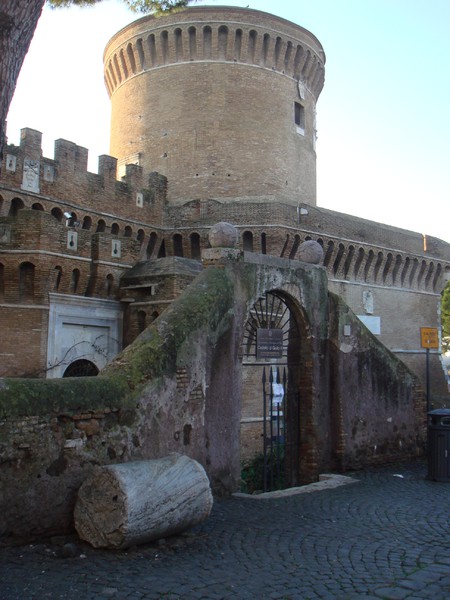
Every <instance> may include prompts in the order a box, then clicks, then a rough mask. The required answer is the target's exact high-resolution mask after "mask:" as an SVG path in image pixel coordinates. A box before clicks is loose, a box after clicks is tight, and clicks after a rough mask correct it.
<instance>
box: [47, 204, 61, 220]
mask: <svg viewBox="0 0 450 600" xmlns="http://www.w3.org/2000/svg"><path fill="white" fill-rule="evenodd" d="M50 214H51V215H52V217H54V218H55V219H56V220H57V221H59V223H62V220H63V211H62V210H61V209H60V208H58V207H57V206H55V207H54V208H52V210H51V213H50Z"/></svg>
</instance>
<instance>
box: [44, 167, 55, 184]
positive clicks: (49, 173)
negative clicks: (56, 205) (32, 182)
mask: <svg viewBox="0 0 450 600" xmlns="http://www.w3.org/2000/svg"><path fill="white" fill-rule="evenodd" d="M54 179H55V169H54V167H53V165H45V166H44V180H45V181H48V182H49V183H53V180H54Z"/></svg>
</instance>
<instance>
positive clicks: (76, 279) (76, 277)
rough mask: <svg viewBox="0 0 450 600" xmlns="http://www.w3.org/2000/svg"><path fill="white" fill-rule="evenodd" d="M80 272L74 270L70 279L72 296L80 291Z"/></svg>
mask: <svg viewBox="0 0 450 600" xmlns="http://www.w3.org/2000/svg"><path fill="white" fill-rule="evenodd" d="M80 275H81V273H80V270H79V269H73V271H72V275H71V278H70V292H71V293H72V294H76V293H77V291H78V285H79V283H80Z"/></svg>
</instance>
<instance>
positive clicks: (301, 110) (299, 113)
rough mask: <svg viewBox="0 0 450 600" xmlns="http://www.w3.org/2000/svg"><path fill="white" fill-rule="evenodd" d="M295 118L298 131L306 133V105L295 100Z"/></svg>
mask: <svg viewBox="0 0 450 600" xmlns="http://www.w3.org/2000/svg"><path fill="white" fill-rule="evenodd" d="M294 119H295V125H296V127H297V131H298V132H299V133H305V107H304V106H303V104H300V102H294Z"/></svg>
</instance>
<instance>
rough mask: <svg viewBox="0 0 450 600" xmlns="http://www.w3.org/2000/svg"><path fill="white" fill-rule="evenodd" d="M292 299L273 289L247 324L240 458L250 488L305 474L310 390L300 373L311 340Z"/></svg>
mask: <svg viewBox="0 0 450 600" xmlns="http://www.w3.org/2000/svg"><path fill="white" fill-rule="evenodd" d="M294 302H295V301H294V300H293V299H292V298H291V297H289V296H288V295H287V294H285V293H284V292H281V291H277V290H272V291H269V292H267V293H266V294H265V295H264V296H262V297H261V298H259V299H258V300H257V302H255V304H254V305H253V307H252V309H251V310H250V315H249V317H248V320H247V323H246V326H245V333H244V339H243V343H242V381H243V387H242V413H241V461H242V464H243V470H242V481H243V483H242V486H243V491H246V492H254V491H270V490H274V489H284V488H288V487H293V486H296V485H299V484H300V483H301V482H302V480H304V479H305V477H304V476H302V457H301V441H302V440H301V431H302V419H303V418H305V417H306V415H305V408H304V407H303V398H304V396H305V395H306V396H310V395H311V390H310V389H309V390H308V387H307V385H304V386H303V387H302V385H301V382H302V378H301V374H302V373H303V374H304V373H305V371H306V368H307V362H308V361H307V360H306V352H305V349H306V348H307V347H308V341H307V339H305V337H306V336H305V335H303V336H302V334H301V327H300V324H299V321H300V320H301V318H300V312H299V311H295V310H291V307H292V308H294ZM296 312H298V316H296ZM305 381H306V380H304V382H305ZM306 405H311V403H310V402H308V403H306V404H305V406H306ZM302 413H303V415H302ZM304 475H306V473H305V474H304Z"/></svg>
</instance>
